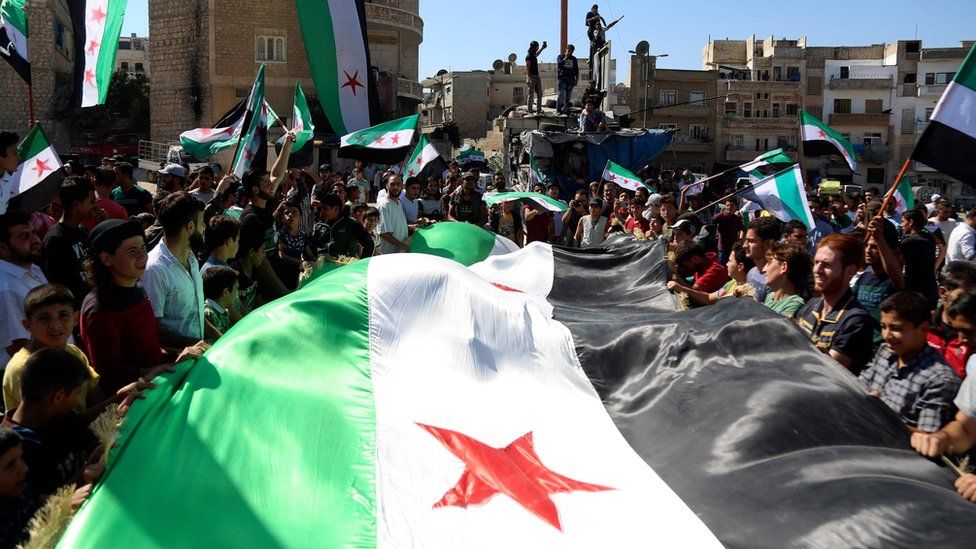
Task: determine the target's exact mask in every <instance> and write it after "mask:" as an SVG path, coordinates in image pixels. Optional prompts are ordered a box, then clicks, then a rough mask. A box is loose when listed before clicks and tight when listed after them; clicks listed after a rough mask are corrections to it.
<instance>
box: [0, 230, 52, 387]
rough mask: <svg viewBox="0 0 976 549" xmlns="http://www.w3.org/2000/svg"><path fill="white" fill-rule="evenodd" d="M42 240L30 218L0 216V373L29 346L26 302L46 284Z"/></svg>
mask: <svg viewBox="0 0 976 549" xmlns="http://www.w3.org/2000/svg"><path fill="white" fill-rule="evenodd" d="M40 261H41V240H40V239H39V238H38V237H37V233H36V232H34V229H32V228H31V226H30V216H28V215H27V214H25V213H21V212H16V211H11V212H7V213H5V214H3V215H0V313H2V314H0V369H2V368H3V367H4V366H5V365H6V364H7V361H8V360H10V357H12V356H13V355H14V353H16V352H17V351H19V350H20V349H21V348H22V347H24V346H25V345H27V343H28V340H29V339H30V332H28V331H27V330H26V329H24V325H23V322H22V321H23V320H24V299H25V298H26V297H27V293H28V292H30V291H31V290H32V289H34V288H36V287H38V286H40V285H41V284H47V277H45V276H44V272H43V271H42V270H41V268H40V267H39V266H37V263H40Z"/></svg>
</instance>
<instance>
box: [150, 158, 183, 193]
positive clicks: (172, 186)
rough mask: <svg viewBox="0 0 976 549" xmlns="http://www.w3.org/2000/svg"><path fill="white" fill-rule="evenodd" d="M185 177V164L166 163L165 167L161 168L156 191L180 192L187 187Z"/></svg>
mask: <svg viewBox="0 0 976 549" xmlns="http://www.w3.org/2000/svg"><path fill="white" fill-rule="evenodd" d="M185 178H186V169H185V168H184V167H183V166H180V165H179V164H166V166H165V167H164V168H163V169H161V170H159V187H158V188H157V189H156V191H157V192H159V191H167V192H171V193H178V192H180V191H182V190H183V189H184V187H186V185H185V184H184V179H185Z"/></svg>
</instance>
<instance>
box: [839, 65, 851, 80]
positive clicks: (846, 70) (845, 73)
mask: <svg viewBox="0 0 976 549" xmlns="http://www.w3.org/2000/svg"><path fill="white" fill-rule="evenodd" d="M840 77H841V78H850V77H851V68H850V67H841V68H840Z"/></svg>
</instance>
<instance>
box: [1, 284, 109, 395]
mask: <svg viewBox="0 0 976 549" xmlns="http://www.w3.org/2000/svg"><path fill="white" fill-rule="evenodd" d="M74 302H75V299H74V296H72V295H71V291H69V290H68V288H66V287H64V286H62V285H60V284H44V285H42V286H38V287H37V288H34V289H33V290H31V291H30V292H29V293H28V294H27V298H26V299H25V300H24V316H25V317H26V318H24V321H23V324H24V328H26V329H27V331H28V332H30V334H31V341H30V343H29V344H28V345H27V346H26V347H24V348H23V349H21V350H19V351H17V353H16V354H15V355H14V356H12V357H11V358H10V362H9V363H7V369H6V370H5V371H4V373H3V405H4V410H13V409H15V408H17V406H18V405H19V404H20V380H21V377H22V376H23V373H24V365H25V364H26V363H27V359H28V358H30V356H31V354H32V353H34V352H36V351H39V350H41V349H47V348H52V349H64V350H66V351H68V352H70V353H71V354H72V355H74V356H75V357H77V358H78V360H79V361H81V363H82V364H84V366H85V369H86V370H87V371H88V376H89V379H88V381H87V382H86V383H85V384H83V385H82V386H81V389H80V390H79V391H78V400H77V402H76V404H75V407H74V410H75V411H76V412H84V411H85V410H86V409H87V404H86V403H87V396H88V391H89V390H92V389H94V388H95V387H96V386H97V385H98V379H99V378H98V374H97V373H95V370H93V369H92V367H91V365H89V364H88V357H86V356H85V353H84V352H82V350H81V349H79V348H78V347H76V346H75V345H72V344H71V343H68V338H69V337H71V334H72V332H74V329H75V324H76V323H77V322H76V321H77V314H76V312H75V311H76V309H75V305H74Z"/></svg>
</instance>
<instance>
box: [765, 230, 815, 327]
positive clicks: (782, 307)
mask: <svg viewBox="0 0 976 549" xmlns="http://www.w3.org/2000/svg"><path fill="white" fill-rule="evenodd" d="M810 267H811V264H810V254H808V253H807V252H806V250H805V249H804V248H802V247H800V246H797V245H796V244H789V243H786V242H773V244H772V246H770V247H769V249H768V250H767V251H766V267H765V268H763V275H765V276H766V285H767V286H769V288H770V290H771V291H770V292H769V294H767V295H766V301H764V302H763V304H764V305H765V306H767V307H769V308H770V309H772V310H773V311H775V312H777V313H779V314H781V315H783V316H785V317H788V318H793V317H794V316H795V315H796V312H797V311H799V310H800V308H802V307H803V304H804V302H805V300H804V299H803V297H802V296H801V295H799V294H800V292H801V291H802V290H803V285H804V284H805V283H806V280H807V275H808V274H810Z"/></svg>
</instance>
